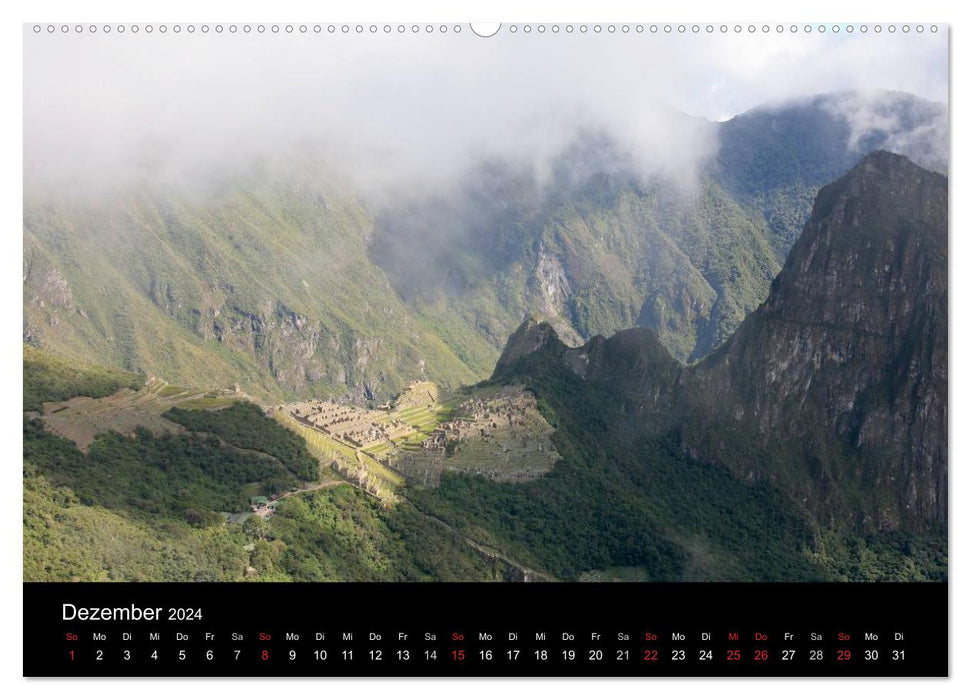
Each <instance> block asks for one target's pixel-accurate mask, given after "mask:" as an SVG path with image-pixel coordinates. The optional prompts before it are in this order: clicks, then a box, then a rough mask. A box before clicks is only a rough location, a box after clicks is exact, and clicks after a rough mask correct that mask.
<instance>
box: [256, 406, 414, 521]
mask: <svg viewBox="0 0 971 700" xmlns="http://www.w3.org/2000/svg"><path fill="white" fill-rule="evenodd" d="M273 418H274V419H276V420H277V422H279V423H280V424H281V425H283V426H284V427H286V428H289V429H290V430H292V431H293V432H295V433H297V435H300V436H301V437H303V439H304V440H306V441H307V446H308V448H309V449H310V452H311V454H313V455H314V456H315V457H316V458H317V459H318V460H320V463H321V465H325V466H326V467H327V468H328V469H330V470H332V471H333V472H335V473H336V474H338V475H340V476H341V477H343V478H344V479H346V480H348V481H350V482H351V483H354V484H357V485H358V486H360V487H361V488H362V489H364V490H365V491H367V492H368V493H370V494H372V495H373V496H376V497H377V498H379V499H381V501H383V502H384V503H394V502H395V501H397V496H396V495H395V491H396V490H398V489H399V488H401V487H402V486H403V485H404V483H405V480H404V477H402V476H401V475H400V474H397V473H395V472H394V471H393V470H392V469H389V468H388V467H386V466H384V465H383V464H381V463H380V462H378V461H377V460H376V459H374V458H373V457H372V456H370V455H368V454H367V453H366V452H364V451H363V450H359V449H355V448H354V447H351V446H350V445H347V444H345V443H343V442H340V441H339V440H337V439H335V438H333V437H331V436H329V435H326V434H325V433H323V432H321V431H320V430H317V429H316V428H312V427H310V426H309V425H305V424H304V423H301V422H300V421H298V420H297V419H296V418H294V417H293V416H291V415H290V414H289V413H286V412H285V411H274V412H273Z"/></svg>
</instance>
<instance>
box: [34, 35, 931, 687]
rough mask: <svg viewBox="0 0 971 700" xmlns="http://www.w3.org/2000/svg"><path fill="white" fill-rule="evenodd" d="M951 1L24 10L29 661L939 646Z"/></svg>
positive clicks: (442, 658)
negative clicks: (884, 8)
mask: <svg viewBox="0 0 971 700" xmlns="http://www.w3.org/2000/svg"><path fill="white" fill-rule="evenodd" d="M948 35H949V27H948V26H947V25H946V24H940V23H929V22H924V23H903V24H902V23H856V24H844V23H826V22H822V23H821V22H814V23H811V24H789V23H786V24H778V23H776V22H744V23H689V24H667V23H657V24H655V23H650V22H630V23H624V22H604V23H593V22H588V23H563V22H556V21H550V22H536V23H520V24H510V23H503V24H469V23H441V22H431V23H429V22H426V21H415V22H403V23H399V22H395V23H350V24H345V23H326V22H322V23H315V22H306V23H301V22H290V23H286V22H281V23H272V22H267V23H245V22H235V23H234V22H230V21H227V22H221V23H220V22H210V23H169V22H161V23H152V24H149V23H139V24H130V23H91V22H82V23H76V22H71V23H60V22H56V23H27V24H25V25H24V27H23V47H24V52H23V53H24V68H23V101H24V115H23V116H24V128H23V153H24V161H23V181H24V195H23V352H22V356H23V378H24V382H23V496H24V501H23V533H22V537H23V591H24V604H25V611H27V610H29V611H30V613H29V614H30V620H29V624H27V623H26V619H25V625H24V650H25V654H24V668H23V673H24V675H25V676H33V677H45V676H74V677H82V676H146V677H164V676H223V677H226V676H257V677H269V676H306V677H321V678H325V677H378V676H390V677H405V676H424V677H437V676H455V677H489V676H496V677H509V676H625V677H665V676H715V677H734V676H750V677H767V676H799V677H807V676H826V677H846V676H947V675H948V672H949V669H948V597H947V596H948V587H947V585H948V584H947V581H948V539H947V532H948V349H947V348H948V169H949V160H950V156H949V153H950V128H949V112H948V94H949V93H948V91H949V85H948V75H949V47H948ZM26 614H27V613H26V612H25V615H26Z"/></svg>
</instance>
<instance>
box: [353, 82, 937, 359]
mask: <svg viewBox="0 0 971 700" xmlns="http://www.w3.org/2000/svg"><path fill="white" fill-rule="evenodd" d="M684 118H685V119H688V117H684ZM710 128H711V130H712V140H713V141H714V142H715V143H716V145H717V148H716V149H715V152H714V155H713V157H712V158H711V159H710V161H707V162H703V163H701V164H700V167H699V173H700V174H699V176H698V179H697V181H696V182H695V183H694V184H693V185H691V186H687V187H686V186H685V185H684V183H681V184H679V185H675V184H674V183H672V182H671V181H670V180H669V179H667V178H665V177H663V176H658V175H650V174H645V172H644V170H643V168H642V167H639V166H638V165H637V157H636V156H637V154H634V153H631V152H630V151H629V150H628V149H627V147H626V145H625V144H624V143H622V142H619V141H618V140H617V139H615V138H614V137H613V136H612V135H611V134H609V133H604V132H602V131H599V130H597V129H595V128H587V129H583V130H580V131H579V132H578V135H577V138H576V139H575V140H574V141H573V142H572V143H571V144H569V146H568V147H567V148H566V149H564V150H563V152H561V153H559V154H558V155H557V156H556V157H555V158H554V159H553V160H552V162H551V163H549V165H548V168H547V170H548V172H544V173H543V174H542V175H539V174H537V172H536V171H535V169H534V168H533V167H532V166H529V165H524V164H517V163H512V162H490V163H486V164H482V165H478V166H473V167H472V168H471V169H470V172H469V173H468V175H467V176H466V178H465V179H464V180H463V181H462V182H461V183H459V184H458V186H456V187H455V188H454V189H453V191H451V192H440V193H437V194H436V195H435V196H434V197H429V198H427V199H420V198H419V199H417V200H413V201H410V202H408V203H407V204H406V205H401V204H398V205H396V206H392V207H385V208H384V209H383V210H382V212H381V214H380V215H379V217H378V220H377V228H376V231H375V236H374V239H373V241H372V245H371V255H372V259H374V260H375V261H376V262H377V263H378V264H379V265H380V266H381V267H382V269H384V270H385V271H386V272H387V273H388V276H389V278H390V280H391V282H392V284H393V285H394V287H395V289H396V291H398V293H399V295H401V296H402V298H403V299H404V300H405V301H406V303H407V304H409V305H410V306H411V307H412V308H415V309H417V310H419V312H420V313H422V314H423V315H427V316H429V317H432V316H434V317H436V318H440V319H448V324H449V325H450V327H452V328H459V327H462V328H466V329H468V328H475V329H482V332H483V333H484V334H485V335H486V336H487V337H488V338H489V339H490V340H495V339H496V338H500V339H501V338H503V337H505V336H506V335H507V334H508V332H509V330H511V329H512V328H513V327H514V323H516V322H518V321H519V320H520V319H521V316H522V312H523V310H524V309H529V310H532V311H535V312H537V313H541V314H542V315H543V316H544V318H546V319H547V321H548V322H549V323H551V324H552V325H553V326H554V327H555V328H556V330H557V332H558V333H559V334H560V336H561V337H562V338H563V339H564V340H565V341H567V342H568V343H571V344H579V343H580V342H582V340H585V339H588V338H591V337H593V336H594V335H597V334H605V335H609V334H611V333H614V332H616V331H618V330H621V329H623V328H629V327H631V326H633V325H639V326H643V327H647V328H652V329H654V330H655V331H656V332H657V333H658V335H659V336H660V338H661V341H662V342H663V343H664V345H665V346H666V347H667V348H668V349H669V350H670V352H671V353H672V354H673V355H674V356H675V357H676V358H678V359H680V360H682V361H695V360H697V359H699V358H701V357H703V356H704V355H706V354H707V353H709V352H710V351H711V350H713V349H714V348H715V347H717V346H718V345H719V344H720V343H721V342H723V341H724V340H725V339H726V338H727V337H728V336H729V335H730V334H731V333H732V331H734V330H735V328H736V327H737V326H738V324H739V323H740V322H741V320H742V319H743V318H744V317H745V316H746V315H747V314H748V313H749V312H751V311H752V310H754V309H755V308H756V307H757V306H758V305H759V304H760V303H761V302H762V301H764V299H765V298H766V296H767V295H768V292H769V288H768V286H769V282H770V280H771V279H772V278H773V277H774V276H775V275H776V274H777V273H778V271H779V270H780V269H781V267H782V263H783V261H784V259H785V256H786V254H787V252H788V250H789V247H790V246H791V245H792V243H793V241H794V240H795V239H796V237H797V236H798V234H799V232H800V231H801V230H802V227H803V225H804V223H805V221H806V219H807V218H808V216H809V214H810V211H811V208H812V203H813V199H814V198H815V196H816V193H817V191H818V190H819V188H820V187H822V186H823V185H825V184H826V183H828V182H831V181H832V180H834V179H836V178H837V177H839V176H840V175H841V174H843V173H845V172H846V171H847V170H849V169H850V168H851V167H852V166H853V165H854V164H855V163H856V162H858V161H859V160H860V158H861V157H862V156H863V155H864V154H866V153H868V152H870V151H871V150H874V149H877V148H887V149H890V150H893V151H895V152H898V153H902V154H904V155H908V156H910V157H912V158H914V159H915V160H916V161H917V162H919V163H921V164H923V165H925V166H927V167H930V168H934V169H939V170H945V169H946V167H947V147H948V143H947V134H948V124H947V110H946V107H945V106H944V105H941V104H937V103H932V102H927V101H925V100H921V99H919V98H916V97H914V96H913V95H907V94H904V93H887V92H875V93H872V94H865V93H839V94H832V95H823V96H818V97H815V98H811V99H807V100H804V101H800V102H795V103H790V104H784V105H779V106H766V107H760V108H757V109H755V110H752V111H750V112H747V113H745V114H743V115H740V116H738V117H735V118H734V119H731V120H729V121H727V122H723V123H718V124H711V125H710ZM416 241H417V242H418V245H413V244H414V242H416ZM413 250H419V251H425V250H434V254H433V255H430V256H428V257H422V258H421V259H420V261H419V260H417V259H415V255H414V253H411V252H410V251H413ZM419 263H420V264H419ZM429 270H432V271H434V274H431V275H428V274H426V273H427V272H428V271H429ZM445 300H447V301H445ZM469 309H474V310H475V314H474V316H473V315H472V314H470V313H469V311H468V310H469ZM497 344H498V343H497Z"/></svg>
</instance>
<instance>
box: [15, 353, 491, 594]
mask: <svg viewBox="0 0 971 700" xmlns="http://www.w3.org/2000/svg"><path fill="white" fill-rule="evenodd" d="M43 359H44V360H45V361H44V362H42V363H41V362H37V361H36V358H35V357H34V356H33V353H25V360H24V363H25V365H27V364H28V363H31V365H32V371H33V372H34V375H35V378H34V381H33V384H32V386H33V387H54V389H53V390H52V389H45V390H44V391H38V390H36V389H31V392H32V393H31V394H30V396H31V397H32V399H33V397H36V398H37V399H38V400H40V401H47V400H53V397H54V394H55V392H56V398H58V399H67V398H70V397H72V396H74V395H76V394H78V393H81V392H84V393H96V391H95V390H94V389H95V388H97V387H101V388H102V389H99V391H100V393H109V392H110V391H111V390H113V388H114V385H113V384H112V383H111V382H110V381H107V383H103V384H99V383H98V381H100V380H101V379H102V378H109V379H110V378H112V377H114V376H115V375H118V376H120V377H124V376H125V375H124V374H123V373H112V372H111V371H108V370H102V369H99V368H91V369H88V370H85V371H83V372H78V373H70V372H67V371H66V370H65V368H66V367H69V365H66V364H64V363H62V362H60V361H56V360H54V359H53V358H43ZM48 371H49V372H50V374H51V376H46V374H45V373H46V372H48ZM92 378H95V379H94V380H92ZM26 397H27V394H26V393H25V399H26ZM169 417H170V418H173V419H177V420H178V421H179V422H180V423H182V424H184V425H185V426H186V427H187V428H189V429H190V430H191V431H193V432H190V433H186V434H177V435H172V434H162V435H154V434H152V433H151V432H149V431H148V430H146V429H143V428H138V429H136V430H135V432H134V434H132V435H128V436H126V435H120V434H118V433H115V432H109V433H106V434H103V435H100V436H98V437H97V438H96V439H95V441H94V442H93V443H92V444H91V445H90V446H89V449H88V451H87V452H82V451H81V450H79V449H78V448H77V446H76V445H75V444H74V443H73V442H71V441H70V440H67V439H65V438H62V437H59V436H57V435H54V434H53V433H51V432H49V431H47V430H46V429H45V428H44V423H43V421H42V420H40V419H36V418H30V417H25V419H24V467H23V469H24V510H23V523H24V528H23V542H24V580H25V581H101V580H110V581H237V580H244V579H247V580H253V579H257V580H268V581H272V580H293V581H331V580H348V581H354V580H365V581H370V580H374V581H399V580H453V579H454V580H492V579H494V578H495V576H496V575H499V573H500V572H497V571H496V569H495V567H494V565H493V564H492V563H491V562H488V561H486V560H485V559H484V558H483V557H481V556H480V555H479V554H477V553H476V552H475V551H474V550H472V549H471V548H469V547H468V545H467V544H466V543H465V542H464V541H463V539H462V538H461V537H460V536H459V535H457V534H456V533H454V532H453V531H451V530H449V529H447V528H446V527H444V526H443V525H441V524H440V523H438V522H436V521H434V520H431V519H429V518H427V517H425V516H423V515H421V514H420V513H419V512H418V511H416V510H415V509H414V508H413V507H412V506H410V505H409V504H408V503H407V502H405V503H400V504H397V505H395V506H394V507H392V508H387V507H385V506H384V505H382V504H381V503H380V501H377V500H376V499H373V498H371V497H370V496H367V495H365V494H364V493H362V492H361V491H359V490H358V489H356V488H354V487H352V486H350V485H341V484H330V485H327V486H326V488H323V489H321V490H318V491H315V492H309V493H301V494H297V495H293V496H288V497H286V498H285V499H283V500H281V501H279V502H278V504H277V508H278V510H277V513H276V515H274V516H273V517H271V518H270V519H268V520H264V519H262V518H260V517H257V516H250V517H249V518H248V519H246V520H244V521H243V522H242V523H241V524H240V523H238V521H236V522H227V521H226V519H225V518H224V516H223V515H222V513H223V512H233V513H239V512H243V513H245V512H246V511H247V509H248V506H249V496H251V495H271V494H279V493H281V492H283V491H288V490H290V489H293V488H295V487H297V486H298V485H300V482H301V481H302V480H304V479H310V478H311V477H312V476H313V478H316V469H317V461H316V460H314V459H313V458H312V457H310V455H309V453H308V452H307V448H306V444H305V443H304V442H303V440H302V439H301V438H300V437H299V436H297V435H295V434H293V433H291V432H289V431H287V430H286V429H284V428H282V427H281V426H280V425H279V424H277V423H276V422H275V421H273V420H271V419H270V418H267V417H266V416H265V415H264V414H263V412H262V411H261V410H260V409H259V408H257V407H256V406H253V405H251V404H245V403H243V404H237V405H234V406H232V407H230V408H227V409H224V410H222V411H186V410H179V411H177V412H175V413H174V414H173V415H170V416H169ZM241 448H244V449H241ZM308 460H309V461H308ZM311 466H312V467H313V474H311V471H312V470H311ZM298 476H299V478H298Z"/></svg>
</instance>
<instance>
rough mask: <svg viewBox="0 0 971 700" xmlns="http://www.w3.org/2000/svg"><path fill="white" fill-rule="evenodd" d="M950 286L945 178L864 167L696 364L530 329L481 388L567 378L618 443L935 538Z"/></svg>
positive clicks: (625, 336) (943, 461) (622, 343)
mask: <svg viewBox="0 0 971 700" xmlns="http://www.w3.org/2000/svg"><path fill="white" fill-rule="evenodd" d="M946 279H947V179H946V178H945V177H943V176H941V175H939V174H936V173H933V172H930V171H927V170H924V169H923V168H920V167H919V166H917V165H915V164H913V163H912V162H910V161H909V160H907V159H906V158H904V157H902V156H898V155H894V154H891V153H886V152H876V153H873V154H871V155H869V156H867V157H866V158H864V159H863V160H862V161H861V162H860V164H859V165H857V166H856V167H855V168H854V169H853V170H852V171H851V172H849V173H848V174H847V175H845V176H844V177H843V178H841V179H840V180H838V181H837V182H835V183H833V184H831V185H829V186H827V187H825V188H823V189H822V190H821V191H820V193H819V196H818V197H817V199H816V204H815V206H814V209H813V214H812V216H811V218H810V220H809V222H808V223H807V225H806V227H805V230H804V231H803V234H802V235H801V236H800V238H799V240H798V241H797V243H796V244H795V246H793V249H792V251H791V252H790V254H789V258H788V260H787V262H786V265H785V267H784V268H783V270H782V272H781V273H780V274H779V276H778V277H777V278H776V280H775V281H774V282H773V285H772V293H771V294H770V296H769V298H768V299H767V300H766V302H765V303H764V304H763V305H762V306H760V307H759V309H758V310H757V311H756V312H755V313H753V314H752V315H751V316H750V317H749V318H747V319H746V320H745V322H744V323H743V324H742V325H741V326H740V327H739V329H738V330H737V331H736V332H735V334H734V335H733V336H732V337H731V338H730V339H729V340H728V341H727V342H726V343H725V344H724V345H723V346H722V347H721V348H719V350H717V351H716V352H715V353H713V354H712V355H710V356H709V357H707V358H706V359H705V360H704V361H702V362H701V363H699V364H697V365H695V366H692V367H684V366H682V365H680V364H679V363H678V362H677V361H676V360H674V359H673V358H672V357H671V356H670V355H669V353H667V352H666V350H665V349H664V347H663V346H662V345H661V343H660V342H659V340H658V339H657V336H656V335H655V334H654V333H653V332H651V331H648V330H640V329H635V330H629V331H624V332H621V333H618V334H616V335H614V336H613V337H611V338H609V339H605V338H602V337H598V338H593V339H591V341H590V342H588V343H587V344H586V345H584V346H582V347H579V348H569V347H567V346H566V345H564V344H563V343H562V342H560V341H559V339H558V338H557V336H556V333H555V332H554V331H553V329H552V328H551V327H550V326H549V325H547V324H541V323H536V322H527V323H525V324H524V325H523V326H521V327H520V329H519V330H517V332H516V333H515V334H513V336H512V337H511V338H510V342H509V344H508V345H507V347H506V349H505V351H504V353H503V355H502V358H501V359H500V362H499V363H498V365H497V368H496V374H495V375H494V377H495V378H496V379H504V380H509V379H511V378H516V380H517V381H519V380H521V379H522V376H523V372H524V367H526V368H528V367H532V368H534V369H535V368H536V367H537V365H538V364H540V365H541V364H543V363H547V364H549V363H553V364H555V365H558V366H560V367H565V368H567V369H569V370H570V371H571V372H572V373H573V374H575V375H576V376H578V377H580V378H582V379H583V380H585V383H586V384H587V385H589V386H591V387H595V389H591V390H595V391H598V392H601V393H606V394H607V395H610V396H613V397H614V398H613V400H614V401H615V402H616V403H618V409H617V410H618V411H619V412H620V414H621V415H624V416H628V417H629V418H630V420H631V421H632V423H633V426H636V427H633V428H629V429H633V430H640V431H646V432H647V434H651V435H657V436H669V437H670V438H672V439H674V440H676V441H677V442H678V444H679V445H680V447H681V449H682V450H683V451H684V452H685V453H686V454H688V455H690V456H691V457H692V458H695V459H700V460H701V461H703V462H706V463H713V464H722V465H725V466H727V467H728V468H729V469H730V470H731V471H732V472H733V473H735V474H736V476H737V477H740V478H743V479H755V480H768V481H769V482H771V483H773V484H776V485H779V486H780V487H782V488H783V490H785V491H786V492H787V493H789V494H791V495H792V496H794V497H795V498H796V499H797V500H798V502H799V503H800V504H803V505H804V506H805V507H806V508H807V509H808V510H809V511H810V512H811V513H813V514H814V516H815V517H816V518H817V519H818V521H819V522H820V523H852V524H853V525H854V527H857V528H860V529H861V530H862V531H866V530H893V529H897V528H901V527H904V528H907V527H913V528H918V529H921V528H926V527H932V526H933V523H934V522H935V521H937V522H940V521H943V520H945V519H946V517H947V509H946V502H947V488H946V482H947V293H946ZM525 376H529V374H528V371H527V372H526V374H525Z"/></svg>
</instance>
